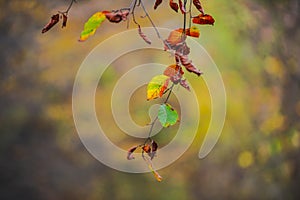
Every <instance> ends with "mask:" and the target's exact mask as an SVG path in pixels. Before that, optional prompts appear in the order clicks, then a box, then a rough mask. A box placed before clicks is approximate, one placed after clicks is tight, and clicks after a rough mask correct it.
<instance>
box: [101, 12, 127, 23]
mask: <svg viewBox="0 0 300 200" xmlns="http://www.w3.org/2000/svg"><path fill="white" fill-rule="evenodd" d="M129 12H130V10H129V9H120V10H113V11H103V13H104V14H105V17H106V19H108V20H109V21H110V22H113V23H119V22H121V21H126V20H127V16H128V15H129Z"/></svg>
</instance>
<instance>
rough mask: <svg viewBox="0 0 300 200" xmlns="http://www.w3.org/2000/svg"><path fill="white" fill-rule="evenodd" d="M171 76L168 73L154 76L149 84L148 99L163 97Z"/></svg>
mask: <svg viewBox="0 0 300 200" xmlns="http://www.w3.org/2000/svg"><path fill="white" fill-rule="evenodd" d="M169 79H170V78H169V77H168V76H166V75H158V76H155V77H153V78H152V80H151V81H150V82H149V84H148V86H147V100H151V99H155V98H157V97H161V96H162V95H163V94H164V91H165V90H166V89H167V88H168V85H169Z"/></svg>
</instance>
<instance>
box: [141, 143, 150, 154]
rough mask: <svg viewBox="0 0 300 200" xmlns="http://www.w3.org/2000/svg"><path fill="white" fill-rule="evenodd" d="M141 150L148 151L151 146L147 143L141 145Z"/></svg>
mask: <svg viewBox="0 0 300 200" xmlns="http://www.w3.org/2000/svg"><path fill="white" fill-rule="evenodd" d="M142 149H143V151H145V152H146V153H150V151H151V147H150V145H149V144H145V145H144V146H143V147H142Z"/></svg>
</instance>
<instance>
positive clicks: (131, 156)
mask: <svg viewBox="0 0 300 200" xmlns="http://www.w3.org/2000/svg"><path fill="white" fill-rule="evenodd" d="M137 148H138V146H134V147H131V148H130V149H129V150H128V152H127V159H128V160H132V159H134V156H133V155H132V154H133V152H134V151H135V150H136V149H137Z"/></svg>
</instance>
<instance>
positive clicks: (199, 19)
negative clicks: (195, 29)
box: [193, 14, 215, 25]
mask: <svg viewBox="0 0 300 200" xmlns="http://www.w3.org/2000/svg"><path fill="white" fill-rule="evenodd" d="M193 23H195V24H210V25H214V23H215V19H214V18H213V17H212V16H210V15H208V14H199V15H198V16H196V17H193Z"/></svg>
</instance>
